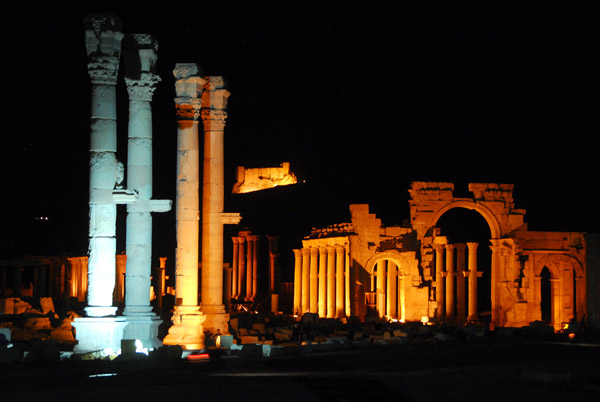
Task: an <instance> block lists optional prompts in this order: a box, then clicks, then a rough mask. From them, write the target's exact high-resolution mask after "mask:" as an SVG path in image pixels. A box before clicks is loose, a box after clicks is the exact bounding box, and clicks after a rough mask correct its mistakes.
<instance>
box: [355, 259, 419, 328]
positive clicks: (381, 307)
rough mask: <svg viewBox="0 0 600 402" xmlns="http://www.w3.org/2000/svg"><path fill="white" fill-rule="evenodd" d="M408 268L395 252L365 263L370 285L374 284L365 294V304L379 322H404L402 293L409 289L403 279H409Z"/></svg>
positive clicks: (407, 283) (409, 285) (407, 262)
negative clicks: (374, 312) (371, 308)
mask: <svg viewBox="0 0 600 402" xmlns="http://www.w3.org/2000/svg"><path fill="white" fill-rule="evenodd" d="M412 265H414V264H412ZM412 265H411V263H410V261H409V260H408V259H407V258H406V257H405V256H404V255H402V253H400V252H398V251H396V250H387V251H382V252H379V253H377V254H375V255H373V256H372V257H371V258H369V260H368V261H367V262H366V264H365V270H366V271H367V272H368V273H369V275H370V276H371V283H372V284H374V283H376V286H373V285H372V286H371V292H369V293H368V294H367V299H368V300H367V304H368V305H370V306H371V307H374V308H375V309H376V310H377V314H378V316H379V318H384V317H385V318H387V319H389V320H398V321H401V322H404V321H405V319H406V317H407V311H406V293H407V288H409V287H411V286H412V283H411V281H410V280H409V279H405V278H412V276H411V274H412V272H411V271H412ZM379 270H383V271H379ZM369 299H370V300H369Z"/></svg>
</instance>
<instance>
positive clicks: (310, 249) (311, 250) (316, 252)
mask: <svg viewBox="0 0 600 402" xmlns="http://www.w3.org/2000/svg"><path fill="white" fill-rule="evenodd" d="M308 251H309V252H310V254H311V255H315V256H316V255H317V254H318V253H319V248H318V247H311V248H309V249H308Z"/></svg>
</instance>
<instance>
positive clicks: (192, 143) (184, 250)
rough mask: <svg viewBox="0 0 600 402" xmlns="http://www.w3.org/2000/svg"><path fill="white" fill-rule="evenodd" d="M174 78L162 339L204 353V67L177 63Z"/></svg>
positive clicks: (165, 342)
mask: <svg viewBox="0 0 600 402" xmlns="http://www.w3.org/2000/svg"><path fill="white" fill-rule="evenodd" d="M173 75H174V76H175V93H176V95H177V97H176V98H175V108H176V112H177V183H176V197H177V198H176V208H175V209H176V215H175V219H176V237H177V248H176V250H175V309H174V312H173V317H172V322H173V325H172V326H171V327H170V328H169V333H168V334H167V336H166V337H165V338H164V339H163V343H164V344H165V345H181V346H182V347H183V348H184V349H189V350H193V349H203V348H204V331H203V327H202V323H203V322H204V320H205V319H206V317H205V316H204V314H202V313H201V312H200V308H199V306H198V244H199V226H198V220H199V213H200V197H199V192H198V191H199V187H200V174H199V169H198V167H199V160H200V146H199V139H198V120H199V117H200V105H201V98H200V94H201V93H202V86H203V85H204V83H205V80H204V79H203V78H201V77H200V68H199V67H198V65H196V64H192V63H178V64H176V65H175V69H174V70H173Z"/></svg>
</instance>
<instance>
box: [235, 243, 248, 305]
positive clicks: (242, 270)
mask: <svg viewBox="0 0 600 402" xmlns="http://www.w3.org/2000/svg"><path fill="white" fill-rule="evenodd" d="M238 239H239V242H240V252H239V254H238V258H239V260H238V293H237V297H236V299H237V300H243V299H244V279H245V278H246V238H245V237H243V236H240V237H238Z"/></svg>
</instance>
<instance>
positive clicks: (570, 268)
mask: <svg viewBox="0 0 600 402" xmlns="http://www.w3.org/2000/svg"><path fill="white" fill-rule="evenodd" d="M544 268H547V269H548V271H549V272H550V281H551V286H552V290H551V300H550V303H551V306H552V313H551V325H552V326H553V327H554V329H555V330H561V329H562V326H563V325H564V324H565V323H567V322H569V321H571V319H573V318H575V319H576V320H579V319H581V317H582V316H583V315H584V314H585V313H586V308H585V282H584V269H583V265H582V264H581V262H580V261H579V260H577V259H576V258H574V257H573V256H570V255H566V254H548V255H545V256H544V257H542V258H541V259H540V260H539V261H537V262H536V264H535V266H534V280H535V287H534V292H535V298H534V300H536V303H535V304H534V309H535V315H536V316H537V317H540V318H541V307H540V303H541V301H542V295H541V277H542V270H543V269H544Z"/></svg>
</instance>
